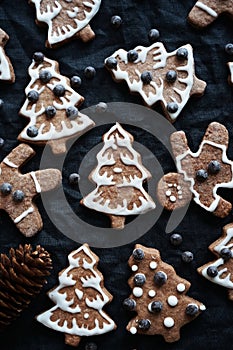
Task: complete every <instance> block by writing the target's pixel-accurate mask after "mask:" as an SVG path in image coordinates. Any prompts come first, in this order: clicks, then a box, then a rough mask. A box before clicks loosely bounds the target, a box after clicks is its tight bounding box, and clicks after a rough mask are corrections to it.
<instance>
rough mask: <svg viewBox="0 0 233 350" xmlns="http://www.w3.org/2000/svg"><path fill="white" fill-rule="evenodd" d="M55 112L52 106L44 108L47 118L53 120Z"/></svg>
mask: <svg viewBox="0 0 233 350" xmlns="http://www.w3.org/2000/svg"><path fill="white" fill-rule="evenodd" d="M56 112H57V110H56V108H55V107H53V106H48V107H46V108H45V114H46V117H47V118H53V117H54V116H55V114H56Z"/></svg>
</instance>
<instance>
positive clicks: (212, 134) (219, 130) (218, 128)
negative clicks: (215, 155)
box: [204, 122, 229, 147]
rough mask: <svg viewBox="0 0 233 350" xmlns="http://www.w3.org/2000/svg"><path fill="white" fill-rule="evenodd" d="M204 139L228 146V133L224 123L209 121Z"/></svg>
mask: <svg viewBox="0 0 233 350" xmlns="http://www.w3.org/2000/svg"><path fill="white" fill-rule="evenodd" d="M204 140H208V141H211V142H214V143H218V144H220V145H225V146H226V147H228V143H229V134H228V131H227V129H226V128H225V126H224V125H222V124H220V123H217V122H213V123H210V124H209V126H208V128H207V129H206V132H205V135H204ZM216 140H217V142H216Z"/></svg>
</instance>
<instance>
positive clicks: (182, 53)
mask: <svg viewBox="0 0 233 350" xmlns="http://www.w3.org/2000/svg"><path fill="white" fill-rule="evenodd" d="M176 57H177V58H178V59H179V60H187V58H188V50H187V49H185V48H184V47H181V48H180V49H178V50H177V51H176Z"/></svg>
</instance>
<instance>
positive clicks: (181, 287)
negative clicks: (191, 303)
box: [176, 283, 185, 293]
mask: <svg viewBox="0 0 233 350" xmlns="http://www.w3.org/2000/svg"><path fill="white" fill-rule="evenodd" d="M176 289H177V290H178V292H180V293H182V292H184V291H185V285H184V283H179V284H177V287H176Z"/></svg>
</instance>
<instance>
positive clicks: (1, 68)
mask: <svg viewBox="0 0 233 350" xmlns="http://www.w3.org/2000/svg"><path fill="white" fill-rule="evenodd" d="M0 80H11V70H10V66H9V62H8V60H7V58H6V54H5V51H4V49H3V47H0Z"/></svg>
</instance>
